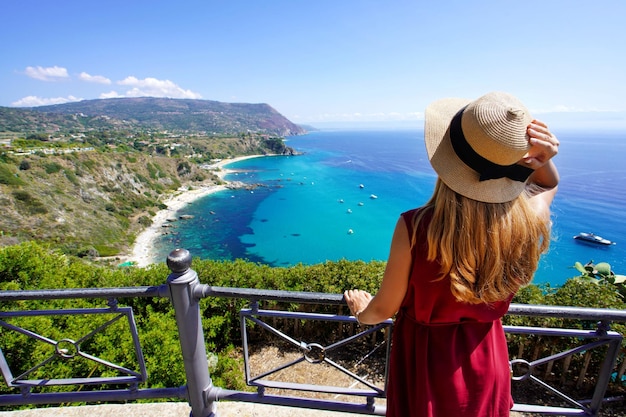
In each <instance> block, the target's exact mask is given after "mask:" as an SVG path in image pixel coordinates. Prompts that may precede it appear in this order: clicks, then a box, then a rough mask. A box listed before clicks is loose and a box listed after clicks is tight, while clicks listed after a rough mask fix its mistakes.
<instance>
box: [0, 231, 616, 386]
mask: <svg viewBox="0 0 626 417" xmlns="http://www.w3.org/2000/svg"><path fill="white" fill-rule="evenodd" d="M83 250H89V249H88V248H83ZM192 268H193V269H194V270H195V271H196V272H197V273H198V276H199V278H200V281H201V282H202V283H204V284H209V285H212V286H223V287H240V288H262V289H265V288H272V289H276V290H289V291H313V292H325V293H335V294H338V293H341V292H342V291H343V290H344V289H346V288H354V287H358V288H363V289H366V290H369V291H371V292H375V291H376V289H377V288H378V286H379V285H380V280H381V278H382V275H383V272H384V268H385V263H384V262H369V263H367V262H362V261H356V262H351V261H338V262H326V263H324V264H318V265H311V266H305V265H296V266H293V267H289V268H272V267H269V266H266V265H259V264H255V263H251V262H245V261H243V260H237V261H234V262H223V261H210V260H198V259H194V261H193V264H192ZM168 274H169V270H168V269H167V268H166V266H165V265H164V264H155V265H152V266H151V267H149V268H146V269H140V268H133V267H130V268H111V267H105V266H97V265H94V264H93V263H89V262H85V261H84V260H82V259H79V258H77V257H72V256H67V255H65V254H63V253H61V252H60V251H59V250H55V249H52V248H51V247H50V246H49V245H42V244H38V243H34V242H24V243H21V244H19V245H13V246H6V247H3V248H0V291H2V290H26V289H42V288H45V289H56V288H92V287H100V288H106V287H129V286H158V285H162V284H165V282H166V277H167V276H168ZM513 301H514V302H518V303H540V304H546V305H573V306H587V307H604V308H623V303H624V300H623V299H622V297H621V296H620V294H618V293H617V292H616V291H615V286H614V285H613V284H610V283H606V282H605V283H602V282H592V281H590V280H586V279H578V278H574V279H570V280H569V281H567V283H566V284H565V285H563V286H562V287H559V288H549V287H547V288H539V287H537V286H534V285H531V286H529V287H526V288H524V289H522V290H521V291H520V292H519V293H518V295H517V296H516V297H515V299H514V300H513ZM118 302H119V306H130V307H132V309H133V313H134V317H135V322H136V324H137V327H138V333H139V338H140V340H141V344H142V349H143V352H144V355H145V359H146V365H147V369H148V374H149V378H148V381H147V383H146V384H145V386H144V387H151V388H156V387H166V386H168V387H174V386H179V385H182V384H183V383H184V380H185V375H184V369H183V363H182V360H181V352H180V345H179V339H178V333H177V329H176V322H175V317H174V311H173V308H172V307H171V305H170V301H169V300H168V299H167V298H133V299H119V300H118ZM106 304H107V301H106V300H89V299H86V300H51V301H20V302H3V303H0V308H2V309H3V310H5V311H6V310H9V311H10V310H34V309H67V308H78V307H81V308H82V307H87V308H89V307H92V308H102V307H106ZM200 305H201V314H202V317H203V321H202V324H203V330H204V334H205V338H206V345H207V349H208V351H209V354H210V356H211V358H212V359H211V362H212V363H213V365H214V366H213V367H212V369H211V372H212V376H213V378H214V382H215V383H216V384H217V385H219V386H222V387H224V388H231V389H246V387H245V384H244V381H243V371H242V363H241V354H240V353H239V351H238V348H236V347H235V346H241V335H240V328H239V325H240V324H239V311H240V309H241V308H245V307H247V301H245V300H239V299H228V298H206V299H203V300H202V301H201V304H200ZM261 308H264V309H268V308H270V309H271V308H280V309H283V310H285V309H286V310H293V309H297V310H298V311H316V312H325V313H333V314H346V313H347V310H346V309H345V307H342V306H316V305H291V304H286V305H277V303H276V302H269V301H267V302H263V303H262V305H261ZM110 318H111V317H109V315H99V316H95V317H94V316H88V315H81V316H72V317H68V316H64V317H60V316H35V317H24V318H21V319H17V318H14V319H11V320H12V323H13V324H16V325H20V326H24V327H26V328H29V329H36V330H37V332H38V333H39V334H42V335H45V336H48V337H51V338H53V339H54V340H61V339H62V338H70V339H76V338H78V337H81V336H82V335H84V334H85V333H87V332H88V331H89V330H91V329H93V328H95V327H96V326H98V325H100V324H102V322H103V321H105V320H109V319H110ZM504 321H505V324H511V325H522V326H526V325H534V326H537V325H538V326H544V327H554V326H563V327H569V328H594V326H595V323H584V322H582V323H581V322H579V321H570V320H565V319H558V318H550V319H544V318H528V317H519V316H506V317H505V319H504ZM279 327H280V326H279ZM613 327H614V329H615V330H617V331H619V332H622V333H623V332H625V331H626V329H625V328H624V326H623V324H621V323H619V324H614V325H613ZM86 329H87V330H86ZM314 330H315V337H320V336H321V337H324V333H325V332H330V333H332V332H335V331H337V329H336V327H335V326H329V327H328V328H322V329H320V328H316V329H314ZM301 331H309V332H310V331H312V329H311V328H309V327H306V328H305V327H303V328H302V330H301ZM252 336H254V338H256V339H255V340H257V341H259V340H261V341H262V340H263V339H259V337H261V336H259V334H254V332H253V335H252ZM508 337H509V348H510V354H511V357H513V358H514V357H524V358H528V357H535V358H536V357H538V356H539V355H541V357H543V356H545V355H547V354H551V353H554V352H556V351H557V349H559V350H563V349H567V348H568V347H571V346H576V345H577V344H578V341H576V340H568V339H562V338H544V337H540V336H517V335H509V336H508ZM0 340H2V349H3V353H4V354H5V356H6V358H7V360H8V361H9V362H10V363H11V366H12V367H15V368H16V369H25V368H28V367H29V366H33V365H34V364H37V363H39V362H40V361H41V360H43V359H44V358H46V357H48V356H50V354H51V353H50V347H49V346H41V345H42V344H41V343H39V342H34V341H32V340H31V341H29V340H27V339H26V338H25V337H24V336H22V335H20V334H18V333H17V332H13V331H9V330H6V329H1V330H0ZM85 343H86V345H85V348H88V349H89V352H90V353H92V354H94V355H96V356H98V357H100V358H103V359H106V360H108V361H111V362H113V363H117V364H120V365H123V366H126V367H128V368H130V369H135V368H134V364H135V363H136V361H135V357H134V349H133V346H132V341H131V340H130V336H129V331H128V325H127V324H125V323H124V321H123V320H121V321H120V322H119V323H116V324H115V325H114V326H111V327H110V329H107V330H106V331H104V332H103V334H101V335H98V336H97V337H95V338H94V339H93V340H89V341H86V342H85ZM570 345H571V346H570ZM587 356H588V360H587ZM600 359H601V355H598V354H597V353H596V352H590V353H589V354H588V355H587V353H583V354H581V355H576V356H575V357H574V358H573V359H572V360H571V361H570V362H568V363H567V364H562V363H557V364H555V365H554V367H553V368H551V369H552V370H553V371H555V372H556V371H557V369H558V370H559V372H563V373H565V374H567V375H570V374H572V375H578V374H579V372H580V371H581V369H583V367H585V369H587V368H589V369H596V368H594V367H597V366H598V363H599V361H600ZM56 365H58V363H56V362H55V366H54V367H52V368H48V367H43V368H41V369H38V370H37V371H36V372H35V373H34V374H33V375H32V377H33V378H37V377H43V376H44V375H45V376H47V377H49V376H50V374H49V372H54V376H56V377H60V378H62V377H69V376H70V375H73V376H76V375H83V376H86V375H90V374H93V373H96V374H97V372H101V373H103V374H105V375H114V374H111V372H112V371H110V370H106V369H104V370H103V369H100V368H98V367H94V366H93V364H91V365H90V366H87V365H86V364H84V363H82V362H80V361H78V360H76V361H65V362H63V363H62V366H56ZM51 366H52V365H51ZM46 372H48V373H47V374H46ZM107 372H108V373H107ZM559 372H557V373H556V374H557V375H560V373H559ZM618 388H619V387H618ZM83 389H100V388H90V387H84V388H83ZM102 389H104V388H102ZM7 392H11V391H10V390H8V389H6V388H2V389H0V393H7Z"/></svg>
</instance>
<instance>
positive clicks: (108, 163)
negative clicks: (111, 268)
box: [0, 130, 291, 257]
mask: <svg viewBox="0 0 626 417" xmlns="http://www.w3.org/2000/svg"><path fill="white" fill-rule="evenodd" d="M27 137H28V138H22V139H13V141H12V145H11V146H9V147H4V148H0V196H1V197H0V202H2V205H3V216H2V217H0V230H1V231H2V232H3V233H2V235H0V246H2V245H5V244H14V243H16V242H19V241H24V240H36V241H40V242H47V243H51V244H53V245H54V246H55V247H57V248H60V249H62V250H63V251H64V252H65V253H67V254H70V255H82V256H86V255H85V254H87V253H88V254H90V255H89V257H94V256H95V257H98V256H100V257H104V256H115V255H117V254H120V253H125V252H126V251H128V248H129V245H130V244H131V243H132V242H133V240H134V236H135V235H136V234H137V233H138V232H139V231H140V230H142V229H143V228H145V227H147V226H149V225H150V224H151V218H152V216H154V214H155V213H156V212H157V211H159V210H162V209H164V208H166V206H165V204H164V203H163V202H162V201H163V200H164V199H165V198H167V195H168V194H170V193H172V192H175V191H176V190H178V189H179V188H180V187H182V186H183V185H184V186H185V187H187V188H193V187H196V186H201V185H202V186H210V185H215V184H220V183H221V182H222V181H221V180H220V179H219V178H218V177H217V176H216V175H215V172H213V171H212V170H211V169H210V168H207V167H210V164H211V163H213V161H214V160H215V159H225V158H230V157H234V156H239V155H251V154H268V153H271V154H274V153H277V152H282V153H289V152H291V150H290V149H288V148H286V147H285V145H284V143H283V140H282V139H280V138H272V137H267V136H265V135H257V134H252V133H245V134H241V135H238V136H235V137H225V136H220V137H203V136H199V135H189V136H183V135H174V136H168V135H165V134H163V133H146V132H143V133H142V132H135V131H132V132H131V131H119V130H96V131H89V132H84V133H81V134H76V133H71V134H70V133H61V132H58V133H56V134H55V136H51V135H48V134H45V135H44V134H29V135H28V136H27ZM18 145H19V146H18ZM86 246H89V247H92V248H98V249H97V250H96V251H84V250H82V249H81V248H83V247H86Z"/></svg>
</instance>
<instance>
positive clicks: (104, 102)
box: [0, 97, 306, 136]
mask: <svg viewBox="0 0 626 417" xmlns="http://www.w3.org/2000/svg"><path fill="white" fill-rule="evenodd" d="M42 128H43V129H44V130H45V131H50V130H52V131H58V130H69V129H72V130H81V129H102V128H110V129H118V130H119V129H155V130H168V131H176V132H197V133H201V134H205V135H220V134H231V135H232V134H239V133H242V132H244V133H245V132H253V133H266V134H271V135H279V136H294V135H301V134H304V133H306V129H304V128H303V127H302V126H299V125H297V124H295V123H293V122H291V121H290V120H289V119H287V118H286V117H285V116H283V115H282V114H280V113H279V112H278V111H277V110H276V109H274V108H273V107H272V106H270V105H269V104H266V103H226V102H220V101H214V100H197V99H173V98H158V97H134V98H109V99H93V100H82V101H77V102H71V103H64V104H55V105H47V106H39V107H24V108H10V107H0V130H2V129H4V130H6V131H17V132H24V131H28V132H33V129H39V130H41V129H42Z"/></svg>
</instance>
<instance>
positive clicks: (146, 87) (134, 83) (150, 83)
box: [117, 76, 202, 99]
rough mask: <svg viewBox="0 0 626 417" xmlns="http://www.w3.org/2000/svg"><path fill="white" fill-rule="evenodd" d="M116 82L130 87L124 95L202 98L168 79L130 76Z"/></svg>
mask: <svg viewBox="0 0 626 417" xmlns="http://www.w3.org/2000/svg"><path fill="white" fill-rule="evenodd" d="M117 83H118V84H119V85H126V86H130V87H132V88H131V89H130V90H128V91H126V93H125V94H123V96H124V97H169V98H192V99H199V98H202V96H201V95H200V94H198V93H194V92H193V91H191V90H184V89H182V88H181V87H179V86H178V85H176V84H174V83H173V82H171V81H170V80H157V79H156V78H151V77H148V78H144V79H143V80H140V79H138V78H136V77H133V76H130V77H126V78H125V79H123V80H122V81H118V82H117Z"/></svg>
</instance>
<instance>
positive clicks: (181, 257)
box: [167, 249, 191, 274]
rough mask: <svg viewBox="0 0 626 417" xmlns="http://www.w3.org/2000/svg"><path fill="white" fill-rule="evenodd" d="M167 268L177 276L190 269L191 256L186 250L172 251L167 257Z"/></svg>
mask: <svg viewBox="0 0 626 417" xmlns="http://www.w3.org/2000/svg"><path fill="white" fill-rule="evenodd" d="M167 267H168V268H169V269H170V271H172V272H174V273H178V274H182V273H184V272H186V271H187V270H188V269H189V268H191V254H190V253H189V251H188V250H187V249H174V250H173V251H171V252H170V254H169V255H167Z"/></svg>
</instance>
